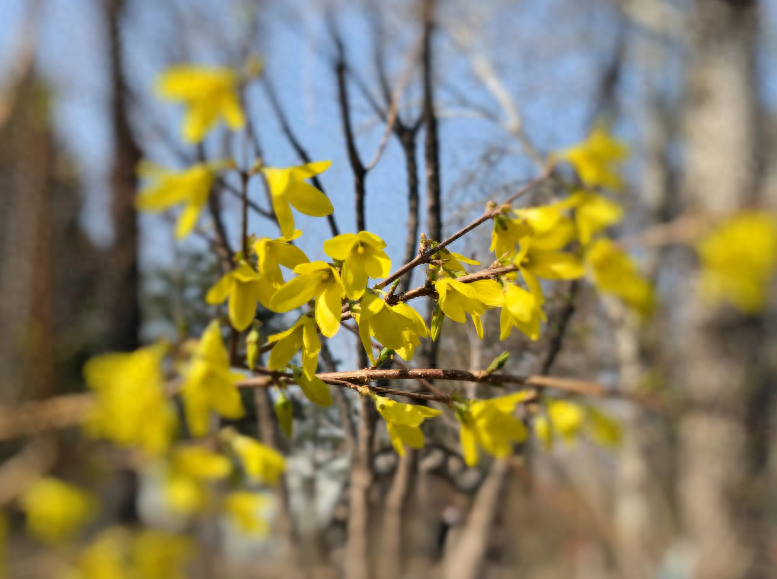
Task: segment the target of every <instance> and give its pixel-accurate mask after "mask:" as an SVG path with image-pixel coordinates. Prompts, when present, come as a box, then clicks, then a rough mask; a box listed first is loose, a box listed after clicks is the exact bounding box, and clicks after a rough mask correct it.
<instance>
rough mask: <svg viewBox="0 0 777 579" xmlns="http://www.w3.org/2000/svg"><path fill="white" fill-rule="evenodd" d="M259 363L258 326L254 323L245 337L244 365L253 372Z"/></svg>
mask: <svg viewBox="0 0 777 579" xmlns="http://www.w3.org/2000/svg"><path fill="white" fill-rule="evenodd" d="M258 361H259V325H258V324H256V323H254V327H253V328H252V329H251V331H250V332H248V335H247V336H246V363H247V364H248V368H249V369H250V370H253V369H254V368H256V363H257V362H258Z"/></svg>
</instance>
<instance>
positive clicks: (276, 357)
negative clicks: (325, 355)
mask: <svg viewBox="0 0 777 579" xmlns="http://www.w3.org/2000/svg"><path fill="white" fill-rule="evenodd" d="M267 342H268V343H269V344H272V343H275V346H273V349H272V350H270V359H269V361H268V362H267V367H268V368H270V370H278V369H280V368H283V367H284V366H286V364H288V363H289V362H290V361H291V359H292V358H293V357H294V354H296V353H297V352H298V351H299V350H300V348H301V349H302V369H303V370H304V371H305V376H306V377H307V378H309V379H312V378H313V377H314V376H315V375H316V367H317V366H318V353H319V352H320V351H321V341H320V340H319V339H318V330H317V328H316V320H315V319H313V316H310V315H308V314H305V315H303V316H300V318H299V319H298V320H297V321H296V322H294V325H293V326H292V327H291V328H289V329H288V330H286V331H285V332H280V333H278V334H273V335H272V336H270V337H268V338H267Z"/></svg>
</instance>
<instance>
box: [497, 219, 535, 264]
mask: <svg viewBox="0 0 777 579" xmlns="http://www.w3.org/2000/svg"><path fill="white" fill-rule="evenodd" d="M531 234H532V230H531V228H530V227H529V225H527V224H526V223H525V222H524V221H523V220H521V219H510V218H509V217H505V216H503V215H498V216H497V217H495V218H494V229H493V230H492V231H491V247H489V249H488V250H489V251H491V252H493V253H494V255H495V256H496V258H497V259H500V258H502V257H507V256H510V255H512V254H513V253H515V247H516V245H517V244H518V242H519V241H520V240H521V239H522V238H524V237H526V236H527V235H531Z"/></svg>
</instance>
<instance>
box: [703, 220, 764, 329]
mask: <svg viewBox="0 0 777 579" xmlns="http://www.w3.org/2000/svg"><path fill="white" fill-rule="evenodd" d="M697 249H698V252H699V260H700V261H701V267H702V270H701V293H702V296H703V297H704V298H705V299H707V300H709V301H712V302H722V301H726V302H729V303H731V304H732V305H733V306H735V307H736V308H738V309H739V310H740V311H742V312H745V313H748V314H752V313H757V312H759V311H761V310H762V309H763V306H764V303H765V301H766V297H767V295H768V294H767V290H768V283H769V280H770V278H771V277H772V275H773V274H774V271H775V269H777V218H775V216H774V215H772V214H770V213H767V212H765V211H744V212H742V213H740V214H739V215H736V216H734V217H732V218H730V219H728V220H727V221H725V222H723V223H722V224H721V225H720V226H719V227H717V228H716V229H715V230H714V231H713V232H712V233H710V234H709V235H708V236H707V237H706V238H704V239H703V240H702V241H701V242H700V243H699V244H698V246H697Z"/></svg>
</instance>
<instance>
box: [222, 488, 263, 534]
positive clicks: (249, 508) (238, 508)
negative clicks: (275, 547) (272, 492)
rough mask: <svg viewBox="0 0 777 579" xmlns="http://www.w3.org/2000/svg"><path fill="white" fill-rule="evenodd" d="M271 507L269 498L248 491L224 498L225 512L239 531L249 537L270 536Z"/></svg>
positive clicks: (236, 492) (234, 493)
mask: <svg viewBox="0 0 777 579" xmlns="http://www.w3.org/2000/svg"><path fill="white" fill-rule="evenodd" d="M269 506H270V499H269V497H267V496H266V495H263V494H259V493H252V492H248V491H235V492H232V493H229V494H228V495H227V496H226V497H225V498H224V512H225V513H226V514H227V515H228V516H229V519H230V520H231V521H232V522H233V523H234V524H235V526H236V527H237V529H238V530H239V531H240V532H241V533H245V534H247V535H257V536H260V537H266V536H267V535H269V534H270V521H269V520H268V516H267V511H268V509H269Z"/></svg>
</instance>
